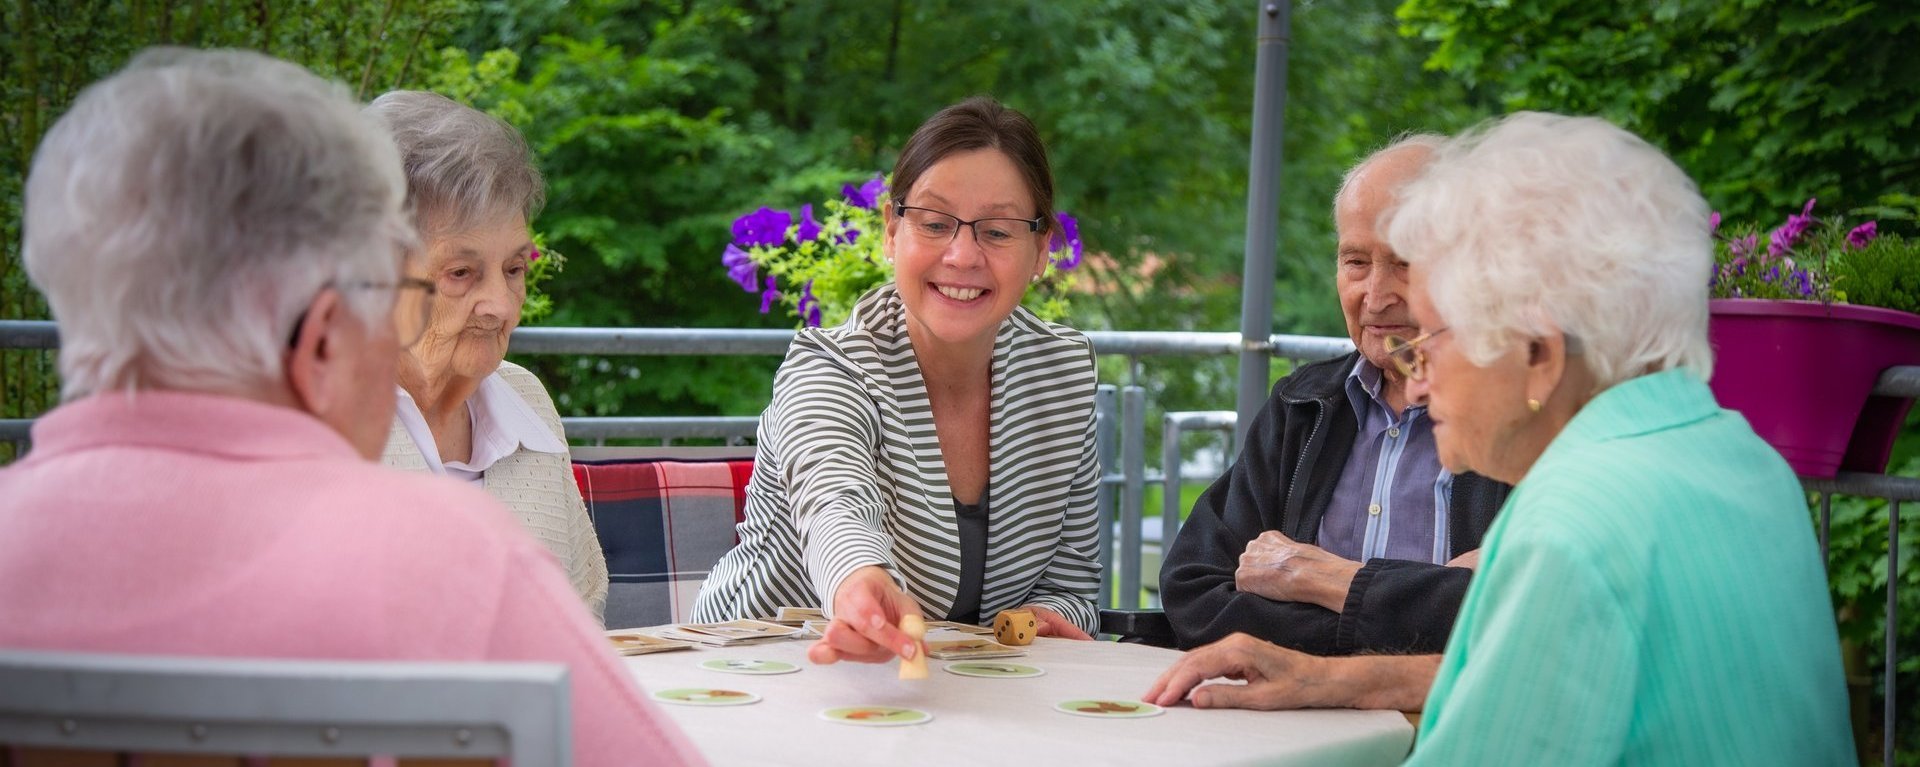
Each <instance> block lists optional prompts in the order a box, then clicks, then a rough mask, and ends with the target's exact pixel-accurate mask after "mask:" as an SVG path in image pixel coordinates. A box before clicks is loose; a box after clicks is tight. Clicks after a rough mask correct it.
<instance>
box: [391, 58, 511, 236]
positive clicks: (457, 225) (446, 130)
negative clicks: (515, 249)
mask: <svg viewBox="0 0 1920 767" xmlns="http://www.w3.org/2000/svg"><path fill="white" fill-rule="evenodd" d="M366 113H367V114H368V115H369V116H371V117H372V118H373V119H374V120H375V121H376V122H378V123H379V124H380V125H381V127H383V128H385V129H386V130H387V132H388V133H389V134H391V135H392V136H393V143H394V145H395V146H396V147H398V148H399V150H400V163H401V166H402V167H404V168H405V169H406V174H407V198H408V201H409V203H410V205H411V207H412V208H413V214H414V221H415V223H417V224H419V225H420V226H421V227H422V228H429V227H431V228H432V229H433V230H434V231H435V232H440V233H444V232H460V231H467V230H470V229H472V228H474V227H476V226H480V225H483V224H485V223H487V222H488V221H489V220H490V219H493V218H494V217H497V216H500V215H502V214H503V213H507V212H515V213H519V214H520V215H521V216H523V217H524V218H525V219H526V221H527V222H528V223H532V221H533V218H534V216H537V215H539V213H540V208H541V206H542V205H543V204H545V202H546V191H547V188H546V183H545V181H544V180H543V179H541V177H540V171H539V169H537V168H535V167H534V165H533V152H532V150H530V149H528V148H527V140H526V139H525V138H523V137H522V136H521V135H520V131H518V130H515V129H514V127H513V126H512V125H509V124H507V121H505V120H502V119H500V118H498V117H494V116H493V115H490V114H487V113H485V112H482V111H480V110H478V109H474V108H472V107H469V106H466V105H464V104H461V103H460V102H457V101H454V100H453V99H450V98H447V97H445V96H442V95H440V94H438V93H430V92H428V91H392V92H389V93H385V94H382V95H381V96H380V97H379V98H377V99H374V100H373V103H371V104H368V105H367V108H366Z"/></svg>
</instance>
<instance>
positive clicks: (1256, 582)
mask: <svg viewBox="0 0 1920 767" xmlns="http://www.w3.org/2000/svg"><path fill="white" fill-rule="evenodd" d="M1357 572H1360V563H1359V562H1354V561H1351V560H1347V559H1341V558H1339V557H1336V556H1334V555H1332V554H1329V553H1327V550H1326V549H1323V548H1320V547H1319V546H1315V545H1313V544H1311V543H1301V542H1299V541H1296V540H1294V539H1292V538H1288V537H1287V536H1286V535H1284V534H1282V533H1281V532H1280V531H1278V530H1268V531H1267V532H1264V533H1261V534H1260V537H1258V538H1255V539H1253V541H1252V542H1250V543H1248V544H1247V550H1246V551H1245V552H1243V553H1241V554H1240V567H1239V569H1237V570H1235V571H1234V573H1233V585H1234V588H1236V589H1239V590H1241V591H1245V592H1247V593H1250V594H1259V595H1260V596H1263V597H1266V598H1268V599H1271V600H1274V601H1276V602H1306V603H1308V604H1316V605H1319V606H1321V607H1325V608H1327V609H1329V610H1332V611H1334V612H1340V611H1342V610H1344V609H1345V608H1346V606H1347V588H1348V587H1349V586H1351V585H1352V584H1353V575H1354V573H1357Z"/></svg>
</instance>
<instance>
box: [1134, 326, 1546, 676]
mask: <svg viewBox="0 0 1920 767" xmlns="http://www.w3.org/2000/svg"><path fill="white" fill-rule="evenodd" d="M1359 359H1360V354H1359V352H1354V353H1352V354H1348V355H1347V356H1345V357H1340V358H1337V359H1331V360H1325V361H1321V362H1315V363H1312V364H1309V365H1304V366H1302V367H1300V368H1299V369H1297V370H1295V371H1294V372H1293V374H1292V375H1289V376H1287V377H1285V378H1282V379H1280V381H1279V382H1278V383H1275V384H1274V386H1273V394H1272V396H1270V397H1268V399H1267V404H1266V405H1265V406H1263V407H1262V408H1261V409H1260V413H1259V415H1257V416H1255V417H1254V421H1253V425H1252V427H1251V428H1250V429H1248V430H1247V436H1246V443H1245V444H1244V445H1243V446H1242V447H1241V450H1240V455H1239V456H1238V457H1237V458H1235V459H1234V462H1233V466H1232V468H1230V469H1229V470H1228V471H1227V473H1226V475H1225V476H1222V477H1221V478H1220V479H1218V480H1216V481H1215V482H1214V483H1213V486H1212V487H1209V488H1207V492H1206V494H1205V495H1202V496H1200V500H1199V502H1197V503H1195V504H1194V507H1193V514H1192V515H1191V516H1190V517H1189V518H1188V520H1187V522H1186V524H1185V525H1184V526H1183V527H1181V528H1180V534H1179V536H1178V537H1177V538H1176V539H1175V540H1174V542H1173V546H1172V548H1170V549H1169V550H1168V551H1167V555H1166V561H1165V564H1163V565H1162V566H1161V568H1160V601H1161V602H1162V603H1163V604H1164V605H1166V612H1167V618H1168V620H1169V621H1170V622H1172V624H1173V630H1174V634H1175V635H1176V636H1177V637H1178V638H1179V643H1180V647H1181V648H1182V649H1189V648H1193V647H1198V646H1200V645H1203V644H1206V643H1208V642H1213V641H1216V640H1219V639H1222V638H1225V637H1226V636H1227V635H1229V634H1232V633H1234V632H1237V631H1244V632H1246V633H1248V634H1252V635H1254V636H1256V637H1259V638H1261V639H1265V640H1267V641H1269V642H1273V643H1275V644H1278V645H1282V646H1285V647H1291V648H1294V649H1296V650H1301V651H1304V652H1308V653H1312V654H1314V655H1351V654H1355V653H1436V652H1440V651H1441V650H1442V649H1444V648H1445V647H1446V644H1447V634H1448V632H1450V631H1452V630H1453V619H1454V617H1455V616H1456V615H1457V614H1458V613H1459V612H1460V601H1461V599H1462V598H1464V597H1465V596H1466V593H1467V585H1468V583H1469V581H1470V580H1471V578H1472V575H1473V574H1472V572H1471V571H1469V570H1467V569H1465V568H1459V567H1447V566H1445V565H1436V564H1432V563H1429V562H1412V561H1407V560H1397V559H1374V560H1372V561H1370V562H1367V563H1366V565H1364V566H1362V567H1361V568H1360V572H1358V573H1356V574H1355V575H1354V576H1353V584H1352V585H1351V586H1350V587H1349V589H1348V591H1347V602H1346V607H1345V609H1344V611H1342V612H1338V613H1336V612H1334V611H1332V610H1328V609H1326V608H1324V607H1321V606H1319V605H1314V604H1307V603H1303V602H1276V601H1273V600H1271V599H1268V598H1266V597H1263V596H1260V595H1258V594H1248V593H1242V592H1240V591H1239V590H1237V589H1236V588H1234V581H1233V573H1234V570H1235V569H1237V568H1238V567H1239V565H1240V554H1241V553H1243V552H1245V551H1246V549H1247V544H1248V543H1250V542H1252V541H1253V539H1254V538H1257V537H1259V536H1260V534H1261V533H1263V532H1266V531H1268V530H1278V531H1280V532H1281V533H1283V534H1285V535H1286V536H1287V537H1289V538H1292V539H1294V540H1296V541H1301V542H1305V543H1314V542H1316V541H1317V540H1318V539H1319V535H1320V519H1321V518H1322V517H1324V516H1325V515H1326V512H1327V506H1328V505H1329V504H1331V503H1332V501H1333V488H1334V484H1335V483H1337V482H1338V481H1339V479H1340V472H1341V470H1342V469H1343V468H1344V467H1345V466H1346V463H1347V454H1348V453H1350V452H1351V451H1352V450H1353V441H1354V439H1355V437H1356V436H1357V434H1358V432H1359V429H1360V426H1359V421H1358V419H1356V418H1355V417H1354V414H1353V406H1352V405H1351V404H1350V403H1349V402H1348V401H1347V395H1346V377H1347V374H1348V373H1349V372H1351V371H1352V370H1353V366H1354V365H1355V364H1357V363H1358V361H1359ZM1509 489H1510V488H1509V487H1508V486H1507V485H1505V484H1502V483H1499V482H1495V481H1493V480H1491V479H1487V478H1486V477H1482V476H1480V475H1478V474H1462V475H1460V476H1458V477H1455V478H1454V480H1453V492H1452V495H1451V496H1449V497H1450V499H1451V506H1450V507H1449V511H1448V515H1447V537H1448V539H1449V540H1448V541H1447V544H1448V546H1447V548H1448V550H1449V551H1451V552H1452V554H1451V556H1456V557H1457V556H1459V555H1461V554H1464V553H1466V552H1469V551H1472V550H1474V549H1476V548H1479V546H1480V537H1481V536H1483V535H1485V534H1486V532H1487V527H1488V526H1489V525H1491V524H1492V523H1493V517H1494V514H1496V513H1497V512H1498V511H1499V510H1500V505H1501V504H1502V503H1504V502H1506V499H1507V491H1508V490H1509Z"/></svg>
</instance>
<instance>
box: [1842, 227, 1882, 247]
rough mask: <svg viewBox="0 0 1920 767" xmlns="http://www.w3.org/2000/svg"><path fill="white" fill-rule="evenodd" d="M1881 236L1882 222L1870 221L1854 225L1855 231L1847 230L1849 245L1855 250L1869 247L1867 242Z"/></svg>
mask: <svg viewBox="0 0 1920 767" xmlns="http://www.w3.org/2000/svg"><path fill="white" fill-rule="evenodd" d="M1879 236H1880V222H1878V221H1868V222H1867V223H1864V224H1861V225H1859V226H1856V227H1854V228H1853V231H1851V232H1847V247H1850V248H1853V249H1854V250H1860V249H1863V248H1865V247H1867V243H1869V242H1873V238H1875V237H1879Z"/></svg>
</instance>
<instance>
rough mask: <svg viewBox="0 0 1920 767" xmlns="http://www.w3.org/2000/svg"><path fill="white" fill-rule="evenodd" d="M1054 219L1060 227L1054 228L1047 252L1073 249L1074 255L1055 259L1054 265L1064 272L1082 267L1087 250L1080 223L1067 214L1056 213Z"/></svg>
mask: <svg viewBox="0 0 1920 767" xmlns="http://www.w3.org/2000/svg"><path fill="white" fill-rule="evenodd" d="M1053 218H1054V220H1055V221H1058V222H1060V225H1059V226H1058V227H1055V228H1054V230H1053V237H1052V238H1050V239H1049V240H1048V241H1047V252H1049V253H1059V252H1060V250H1061V249H1062V248H1071V252H1072V254H1073V255H1070V256H1062V257H1059V258H1055V259H1053V265H1054V266H1056V267H1059V268H1060V271H1063V272H1067V271H1072V270H1073V268H1074V267H1077V266H1079V265H1080V259H1081V258H1083V257H1084V256H1086V250H1087V246H1086V243H1083V242H1081V241H1080V222H1079V221H1078V220H1076V219H1074V217H1073V216H1071V215H1068V214H1066V213H1055V214H1053Z"/></svg>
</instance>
